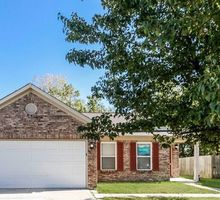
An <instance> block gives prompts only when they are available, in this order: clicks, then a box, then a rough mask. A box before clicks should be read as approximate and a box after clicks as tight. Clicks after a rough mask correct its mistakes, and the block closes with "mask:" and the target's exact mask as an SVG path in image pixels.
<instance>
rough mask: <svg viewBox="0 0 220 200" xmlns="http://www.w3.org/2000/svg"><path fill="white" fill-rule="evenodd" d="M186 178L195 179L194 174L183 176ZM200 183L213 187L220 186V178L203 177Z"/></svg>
mask: <svg viewBox="0 0 220 200" xmlns="http://www.w3.org/2000/svg"><path fill="white" fill-rule="evenodd" d="M183 177H184V178H188V179H193V177H192V176H183ZM199 184H200V185H203V186H208V187H213V188H220V179H214V178H201V180H200V182H199Z"/></svg>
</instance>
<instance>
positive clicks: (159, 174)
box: [98, 141, 170, 182]
mask: <svg viewBox="0 0 220 200" xmlns="http://www.w3.org/2000/svg"><path fill="white" fill-rule="evenodd" d="M134 144H135V143H132V142H131V141H124V171H99V172H98V181H103V182H104V181H156V180H168V179H169V178H170V167H169V149H161V148H159V169H160V171H137V170H135V171H132V170H131V169H130V151H131V148H134V146H133V145H134ZM135 149H136V145H135ZM135 154H136V153H135Z"/></svg>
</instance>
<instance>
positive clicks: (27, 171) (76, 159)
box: [0, 141, 86, 188]
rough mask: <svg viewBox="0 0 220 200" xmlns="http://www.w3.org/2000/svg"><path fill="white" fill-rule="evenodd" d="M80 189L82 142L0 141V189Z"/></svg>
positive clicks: (83, 176)
mask: <svg viewBox="0 0 220 200" xmlns="http://www.w3.org/2000/svg"><path fill="white" fill-rule="evenodd" d="M84 187H86V145H85V141H0V188H84Z"/></svg>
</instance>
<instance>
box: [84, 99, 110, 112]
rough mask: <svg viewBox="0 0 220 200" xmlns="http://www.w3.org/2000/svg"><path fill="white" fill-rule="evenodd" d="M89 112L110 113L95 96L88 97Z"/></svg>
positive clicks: (87, 106)
mask: <svg viewBox="0 0 220 200" xmlns="http://www.w3.org/2000/svg"><path fill="white" fill-rule="evenodd" d="M86 108H87V112H107V111H109V110H108V109H107V108H106V107H105V106H104V105H103V104H102V103H101V101H100V99H99V98H97V97H95V96H87V103H86Z"/></svg>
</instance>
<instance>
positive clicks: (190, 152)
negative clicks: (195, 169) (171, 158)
mask: <svg viewBox="0 0 220 200" xmlns="http://www.w3.org/2000/svg"><path fill="white" fill-rule="evenodd" d="M199 150H200V152H199V154H200V155H201V156H205V155H219V154H220V146H219V144H216V145H214V144H212V143H211V144H207V143H206V144H200V147H199ZM179 156H180V157H182V158H183V157H192V156H194V144H193V143H188V144H186V143H182V144H180V145H179Z"/></svg>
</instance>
